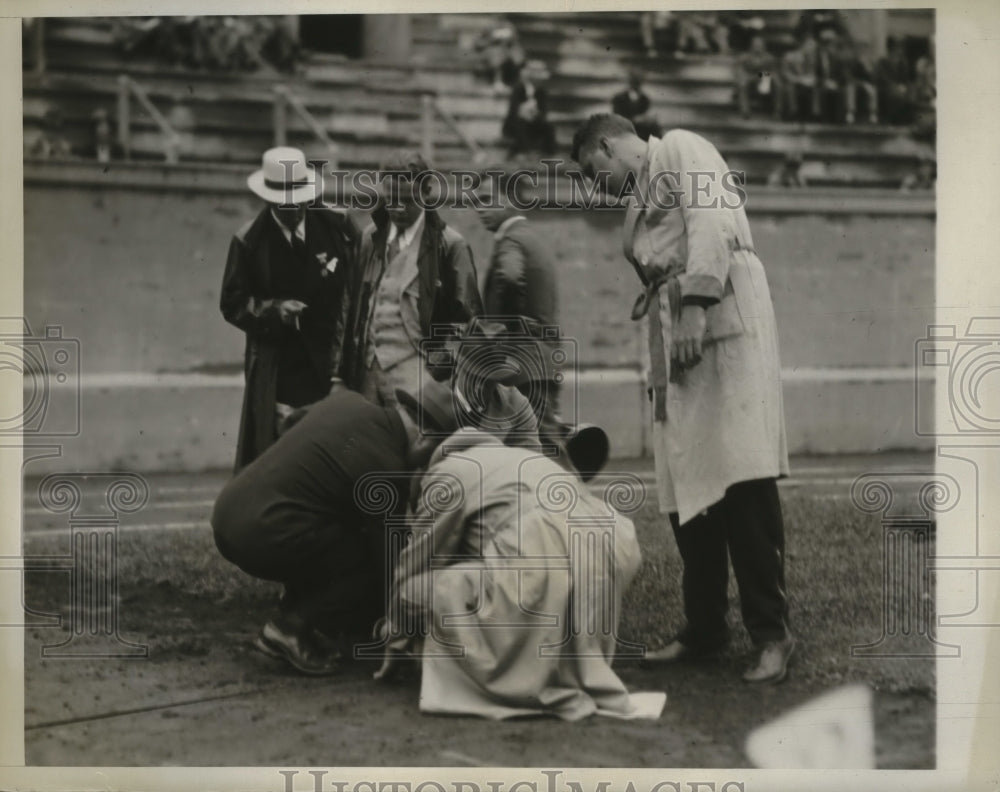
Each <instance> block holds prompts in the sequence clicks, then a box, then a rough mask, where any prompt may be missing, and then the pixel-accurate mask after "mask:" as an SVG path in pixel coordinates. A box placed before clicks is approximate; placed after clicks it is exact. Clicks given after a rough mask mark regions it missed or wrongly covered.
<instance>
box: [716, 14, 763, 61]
mask: <svg viewBox="0 0 1000 792" xmlns="http://www.w3.org/2000/svg"><path fill="white" fill-rule="evenodd" d="M719 16H720V19H723V20H724V21H725V24H726V26H727V27H728V28H729V45H730V47H731V48H732V49H733V50H734V51H735V52H745V51H746V50H747V49H749V48H750V46H751V44H752V43H753V39H754V37H755V36H760V35H763V33H764V28H765V27H766V23H765V22H764V18H763V17H762V16H761V15H760V14H759V13H758V12H756V11H729V12H726V13H725V14H723V13H720V15H719Z"/></svg>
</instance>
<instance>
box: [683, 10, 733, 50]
mask: <svg viewBox="0 0 1000 792" xmlns="http://www.w3.org/2000/svg"><path fill="white" fill-rule="evenodd" d="M673 20H674V23H675V25H676V48H675V50H674V55H675V57H678V58H682V57H684V55H686V54H688V53H694V54H697V55H706V54H708V53H710V52H713V51H714V52H718V53H721V54H725V53H727V52H729V29H728V28H727V27H726V26H725V25H724V24H722V23H721V22H720V21H719V15H718V14H716V13H714V12H700V11H678V12H676V13H675V14H674V15H673Z"/></svg>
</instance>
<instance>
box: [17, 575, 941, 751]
mask: <svg viewBox="0 0 1000 792" xmlns="http://www.w3.org/2000/svg"><path fill="white" fill-rule="evenodd" d="M57 577H58V576H52V575H40V576H36V578H37V579H32V578H30V577H29V581H28V582H29V586H28V593H29V602H30V604H31V605H32V606H33V607H36V608H37V609H40V610H43V611H44V610H48V611H52V610H58V602H59V598H60V597H61V596H63V595H64V589H63V588H62V587H61V586H59V585H53V584H52V580H53V578H57ZM46 579H48V582H47V583H46V582H45V581H46ZM123 602H127V604H128V607H127V608H123V609H122V614H123V623H122V628H121V634H122V635H123V636H124V637H126V638H128V639H129V640H132V641H136V642H139V643H143V644H145V645H148V648H149V656H148V658H147V659H139V660H137V659H120V658H110V659H72V660H69V659H54V658H43V657H42V656H41V647H42V645H44V644H54V643H58V642H59V641H61V640H64V639H65V637H66V634H65V633H64V632H63V631H61V630H59V629H53V628H41V627H35V628H29V629H28V630H27V632H26V658H25V672H26V673H25V675H26V713H25V717H26V734H25V743H26V755H27V762H28V764H31V765H129V766H145V765H213V766H214V765H236V766H241V765H248V766H261V765H283V766H289V765H293V766H295V765H306V766H309V765H320V766H351V765H354V766H359V765H360V766H428V765H449V766H455V765H459V766H461V765H467V766H475V765H483V766H532V767H539V766H544V767H560V766H565V767H580V766H589V767H711V768H721V767H747V766H748V760H747V758H746V756H745V754H744V752H743V744H744V741H745V739H746V735H747V733H748V732H749V731H750V729H752V728H753V727H754V726H756V725H759V724H761V723H764V722H765V721H767V720H769V719H771V718H772V717H775V716H776V715H778V714H779V713H781V712H782V711H784V710H786V709H788V708H790V707H792V706H794V705H796V704H798V703H801V702H802V701H804V700H806V699H808V698H810V697H811V696H813V695H818V694H819V693H821V692H823V691H824V690H825V689H827V688H828V685H826V684H824V682H823V681H822V680H819V679H817V678H816V677H815V675H809V674H806V675H799V674H797V673H796V671H795V668H794V667H793V669H792V673H791V676H790V678H789V680H788V681H787V682H786V683H785V684H783V685H779V686H774V687H754V686H748V685H744V684H743V683H742V682H740V680H739V673H738V672H739V671H740V669H741V663H742V660H743V658H741V657H740V655H739V652H733V653H732V654H729V655H726V656H724V657H723V658H721V659H720V660H717V661H715V662H711V663H705V664H701V665H697V666H695V665H689V666H679V667H673V668H669V669H668V668H658V669H644V668H641V667H640V666H639V665H638V664H637V663H636V662H622V663H620V664H619V665H618V670H619V673H620V674H621V676H622V678H623V679H624V680H625V682H626V684H627V685H628V686H629V688H630V689H645V690H666V691H667V693H668V696H669V699H668V703H667V707H666V709H665V711H664V714H663V716H662V717H661V718H660V719H659V720H658V721H655V722H649V721H638V722H621V721H615V720H612V719H608V718H591V719H589V720H586V721H583V722H579V723H563V722H561V721H558V720H554V719H519V720H514V721H507V722H501V723H494V722H490V721H484V720H479V719H475V718H452V717H430V716H425V715H421V714H420V713H419V711H418V692H419V680H418V675H417V674H416V673H415V670H414V672H413V673H410V674H409V675H408V676H406V677H405V678H403V679H401V680H399V681H397V682H394V683H392V684H388V685H380V684H376V683H374V682H372V681H371V679H370V675H371V672H372V671H373V670H374V667H375V666H374V663H373V662H370V661H365V662H354V661H349V662H346V663H345V665H344V669H343V673H342V674H341V675H340V676H337V677H333V678H328V679H306V678H302V677H299V676H296V675H292V674H290V673H288V672H287V671H286V669H285V667H284V666H283V665H282V664H280V663H278V662H276V661H273V660H271V659H269V658H266V657H264V656H262V655H259V654H258V653H256V652H255V651H253V650H252V649H251V648H250V641H251V639H252V638H253V636H254V634H255V632H256V630H257V629H258V627H259V624H260V622H261V620H262V619H263V618H264V614H265V612H266V607H267V605H268V600H267V599H266V598H259V597H253V598H247V599H230V600H229V601H227V602H224V603H223V602H217V601H213V599H211V598H209V597H199V596H194V595H191V594H186V593H184V592H181V591H179V590H177V589H176V588H175V587H173V586H171V585H169V584H140V585H135V586H131V587H128V588H127V589H126V590H125V591H123ZM934 712H935V706H934V701H933V699H932V697H931V696H929V695H928V693H927V692H923V691H917V692H895V693H890V692H878V693H877V694H876V735H877V744H876V749H877V756H878V762H879V766H880V767H893V768H927V767H933V766H934Z"/></svg>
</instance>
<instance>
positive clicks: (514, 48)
mask: <svg viewBox="0 0 1000 792" xmlns="http://www.w3.org/2000/svg"><path fill="white" fill-rule="evenodd" d="M476 49H477V50H478V51H480V52H481V53H482V56H483V59H484V61H485V64H486V69H487V71H488V72H489V75H490V80H491V82H492V84H493V90H494V92H495V93H506V92H507V91H509V90H510V89H511V88H513V87H514V85H516V84H517V80H518V77H519V75H520V73H521V69H522V68H524V62H525V54H524V48H523V47H522V46H521V42H520V40H519V39H518V36H517V31H516V30H515V29H514V27H513V25H508V24H505V25H499V26H498V27H495V28H491V29H489V30H487V31H484V33H483V35H482V36H481V37H480V38H479V40H478V41H477V42H476Z"/></svg>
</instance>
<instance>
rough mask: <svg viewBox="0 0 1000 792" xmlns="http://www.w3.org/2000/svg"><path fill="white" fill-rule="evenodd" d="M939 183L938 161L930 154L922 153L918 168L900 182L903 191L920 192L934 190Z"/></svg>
mask: <svg viewBox="0 0 1000 792" xmlns="http://www.w3.org/2000/svg"><path fill="white" fill-rule="evenodd" d="M936 184H937V162H936V161H935V160H934V157H933V156H931V155H930V154H921V155H920V159H919V161H918V163H917V169H916V171H914V172H913V173H911V174H909V175H907V176H906V177H905V178H904V179H903V183H902V184H900V186H899V189H900V191H902V192H919V191H923V190H933V189H934V187H935V185H936Z"/></svg>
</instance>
